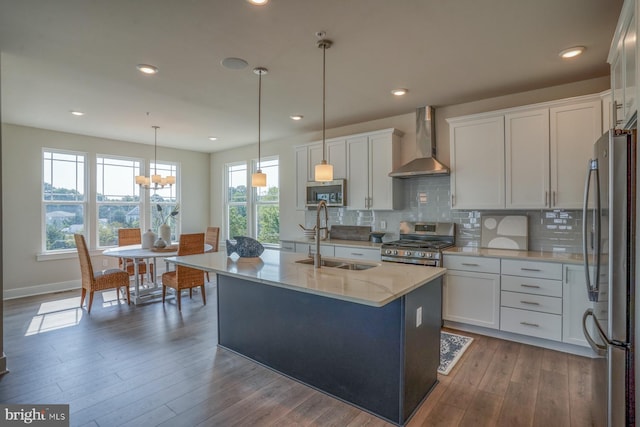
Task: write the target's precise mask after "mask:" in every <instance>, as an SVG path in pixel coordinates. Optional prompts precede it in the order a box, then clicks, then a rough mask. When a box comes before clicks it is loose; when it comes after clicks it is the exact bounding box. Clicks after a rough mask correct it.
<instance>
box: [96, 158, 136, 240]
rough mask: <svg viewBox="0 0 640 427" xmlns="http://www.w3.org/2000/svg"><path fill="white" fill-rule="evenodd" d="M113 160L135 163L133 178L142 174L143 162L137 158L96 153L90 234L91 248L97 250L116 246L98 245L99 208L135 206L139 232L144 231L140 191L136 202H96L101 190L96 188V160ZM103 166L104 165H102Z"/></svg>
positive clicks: (133, 182) (97, 168)
mask: <svg viewBox="0 0 640 427" xmlns="http://www.w3.org/2000/svg"><path fill="white" fill-rule="evenodd" d="M101 158H102V159H113V160H120V161H131V162H134V163H137V164H138V166H137V173H136V171H135V167H134V176H135V175H139V174H141V173H142V170H143V166H144V164H145V160H144V159H141V158H138V157H128V156H119V155H111V154H99V153H96V156H95V160H94V162H93V164H94V165H95V185H94V188H93V191H94V195H93V198H92V200H93V201H94V203H95V220H94V221H93V222H92V224H93V226H94V230H92V231H93V232H92V234H93V237H94V239H95V245H93V247H94V248H95V249H97V250H103V249H107V248H110V247H114V246H117V245H101V244H100V224H99V222H100V207H101V206H109V205H123V204H130V205H132V206H135V205H136V204H137V205H138V212H139V215H140V219H139V220H138V224H139V227H140V229H141V230H144V221H145V214H144V206H145V198H146V197H145V195H144V194H143V191H142V189H140V188H139V189H138V202H137V203H136V202H130V203H129V202H123V201H98V194H101V193H99V192H98V190H102V189H99V188H98V181H99V179H98V170H99V167H98V159H101ZM103 165H104V163H103ZM103 175H104V169H103ZM131 179H132V184H133V186H134V193H135V186H136V185H137V184H135V181H134V177H131Z"/></svg>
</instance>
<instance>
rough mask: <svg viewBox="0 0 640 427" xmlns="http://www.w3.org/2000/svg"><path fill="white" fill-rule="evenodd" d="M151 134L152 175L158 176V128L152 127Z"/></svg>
mask: <svg viewBox="0 0 640 427" xmlns="http://www.w3.org/2000/svg"><path fill="white" fill-rule="evenodd" d="M153 132H154V136H153V174H154V175H158V126H154V127H153ZM156 185H157V184H156Z"/></svg>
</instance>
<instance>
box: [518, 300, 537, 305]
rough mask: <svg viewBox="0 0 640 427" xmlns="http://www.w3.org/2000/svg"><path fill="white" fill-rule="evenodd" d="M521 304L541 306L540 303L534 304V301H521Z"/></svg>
mask: <svg viewBox="0 0 640 427" xmlns="http://www.w3.org/2000/svg"><path fill="white" fill-rule="evenodd" d="M520 304H527V305H540V303H539V302H534V301H520Z"/></svg>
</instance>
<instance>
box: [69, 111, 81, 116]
mask: <svg viewBox="0 0 640 427" xmlns="http://www.w3.org/2000/svg"><path fill="white" fill-rule="evenodd" d="M69 112H70V113H71V114H73V115H74V116H84V113H83V112H82V111H76V110H72V111H69Z"/></svg>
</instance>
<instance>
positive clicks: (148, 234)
mask: <svg viewBox="0 0 640 427" xmlns="http://www.w3.org/2000/svg"><path fill="white" fill-rule="evenodd" d="M155 241H156V233H154V232H153V231H151V229H148V230H147V231H145V232H144V233H143V234H142V249H151V247H153V244H154V243H155Z"/></svg>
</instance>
